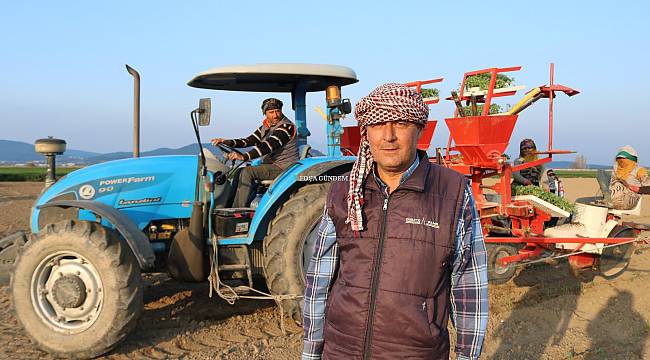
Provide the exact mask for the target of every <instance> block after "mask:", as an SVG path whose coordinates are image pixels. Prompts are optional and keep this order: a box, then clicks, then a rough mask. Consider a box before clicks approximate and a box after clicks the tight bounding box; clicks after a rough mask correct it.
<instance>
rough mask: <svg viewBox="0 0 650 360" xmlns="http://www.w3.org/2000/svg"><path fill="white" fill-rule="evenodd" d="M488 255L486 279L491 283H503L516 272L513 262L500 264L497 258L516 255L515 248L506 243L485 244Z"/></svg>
mask: <svg viewBox="0 0 650 360" xmlns="http://www.w3.org/2000/svg"><path fill="white" fill-rule="evenodd" d="M486 249H487V256H488V264H487V265H488V281H489V282H490V283H491V284H505V283H507V282H508V281H510V279H512V277H513V276H515V272H517V268H516V267H515V266H514V265H513V264H508V265H506V266H501V264H499V260H500V259H501V258H504V257H508V256H513V255H517V252H518V251H517V248H516V247H515V246H512V245H506V244H486Z"/></svg>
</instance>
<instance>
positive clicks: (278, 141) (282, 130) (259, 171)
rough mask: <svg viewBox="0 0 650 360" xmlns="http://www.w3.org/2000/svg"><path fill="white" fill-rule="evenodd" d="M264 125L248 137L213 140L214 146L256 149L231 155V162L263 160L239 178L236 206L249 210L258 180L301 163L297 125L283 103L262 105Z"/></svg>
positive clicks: (278, 173)
mask: <svg viewBox="0 0 650 360" xmlns="http://www.w3.org/2000/svg"><path fill="white" fill-rule="evenodd" d="M262 114H264V120H263V121H262V125H261V126H260V127H259V128H257V130H255V132H254V133H253V134H251V135H250V136H249V137H247V138H242V139H230V140H225V139H222V138H216V139H212V140H211V142H212V145H215V146H216V145H217V144H224V145H226V146H229V147H232V148H246V147H251V146H252V147H253V148H252V149H251V150H250V151H248V152H246V153H244V154H239V153H236V152H234V151H233V152H230V153H228V155H227V158H228V160H240V161H248V160H252V159H256V158H259V157H261V158H262V164H260V165H258V166H247V167H245V168H244V169H243V170H242V171H241V174H240V176H239V184H238V185H237V193H236V195H235V200H234V202H233V207H246V206H247V205H248V201H249V198H250V195H251V190H252V189H253V186H254V182H255V181H262V180H273V179H275V178H276V177H277V176H278V175H280V173H282V172H283V171H284V170H285V169H287V168H288V167H290V166H291V165H293V164H294V163H296V162H297V161H298V160H299V156H298V143H297V141H296V126H295V125H294V123H293V122H291V120H289V119H288V118H287V117H286V116H284V114H282V101H280V100H278V99H274V98H269V99H266V100H264V101H263V102H262Z"/></svg>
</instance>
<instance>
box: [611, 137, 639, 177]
mask: <svg viewBox="0 0 650 360" xmlns="http://www.w3.org/2000/svg"><path fill="white" fill-rule="evenodd" d="M638 162H639V157H638V154H637V152H636V150H634V148H633V147H631V146H630V145H625V146H623V147H622V148H621V149H620V150H619V151H618V153H617V154H616V160H615V161H614V174H615V176H616V178H617V179H620V180H627V178H628V177H629V176H630V173H631V172H632V170H634V168H636V166H637V163H638ZM642 172H643V173H645V169H643V170H642ZM639 175H642V174H637V176H639Z"/></svg>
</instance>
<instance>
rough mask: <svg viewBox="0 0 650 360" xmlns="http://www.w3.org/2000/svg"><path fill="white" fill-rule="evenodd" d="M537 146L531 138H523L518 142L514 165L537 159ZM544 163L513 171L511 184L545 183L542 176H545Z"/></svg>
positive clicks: (538, 184) (537, 184)
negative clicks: (517, 153) (517, 154)
mask: <svg viewBox="0 0 650 360" xmlns="http://www.w3.org/2000/svg"><path fill="white" fill-rule="evenodd" d="M535 151H537V146H536V145H535V142H534V141H533V139H523V140H521V143H519V157H518V158H517V159H516V160H515V161H514V164H513V165H514V166H517V165H521V164H524V163H527V162H531V161H535V160H537V159H538V157H537V154H535ZM545 175H546V174H545V172H544V165H537V166H533V167H529V168H527V169H523V170H520V171H515V172H513V173H512V179H513V181H512V185H513V186H515V185H523V186H527V185H535V186H540V184H542V183H546V182H545V181H544V179H543V178H545Z"/></svg>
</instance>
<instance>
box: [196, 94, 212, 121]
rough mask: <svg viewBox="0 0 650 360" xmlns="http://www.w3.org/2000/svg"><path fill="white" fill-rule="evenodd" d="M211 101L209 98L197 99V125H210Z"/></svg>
mask: <svg viewBox="0 0 650 360" xmlns="http://www.w3.org/2000/svg"><path fill="white" fill-rule="evenodd" d="M211 107H212V105H211V101H210V98H205V99H200V100H199V109H198V110H199V125H200V126H208V125H210V111H211Z"/></svg>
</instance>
